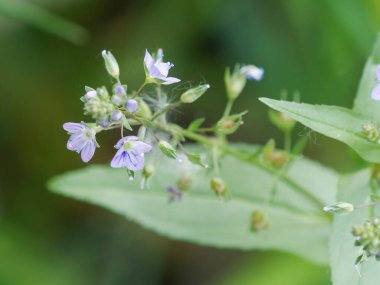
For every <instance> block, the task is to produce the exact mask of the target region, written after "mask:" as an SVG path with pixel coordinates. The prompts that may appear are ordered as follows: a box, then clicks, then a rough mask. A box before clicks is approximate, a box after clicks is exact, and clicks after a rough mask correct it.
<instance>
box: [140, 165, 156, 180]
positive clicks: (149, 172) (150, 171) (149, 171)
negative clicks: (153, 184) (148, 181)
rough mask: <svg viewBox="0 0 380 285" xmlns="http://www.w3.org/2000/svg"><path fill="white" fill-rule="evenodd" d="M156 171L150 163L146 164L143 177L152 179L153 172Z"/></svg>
mask: <svg viewBox="0 0 380 285" xmlns="http://www.w3.org/2000/svg"><path fill="white" fill-rule="evenodd" d="M155 170H156V168H155V167H154V165H153V164H151V163H149V164H146V165H145V167H144V169H143V171H142V175H143V176H144V177H146V178H148V177H150V176H151V175H152V174H153V172H154V171H155Z"/></svg>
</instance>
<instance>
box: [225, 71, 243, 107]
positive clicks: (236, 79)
mask: <svg viewBox="0 0 380 285" xmlns="http://www.w3.org/2000/svg"><path fill="white" fill-rule="evenodd" d="M246 82H247V79H246V77H245V75H244V74H243V73H241V72H240V68H239V67H238V66H236V67H235V69H234V71H233V73H232V74H231V71H230V69H229V68H227V69H226V72H225V73H224V83H225V85H226V90H227V97H228V99H230V100H235V99H236V98H237V97H239V95H240V93H241V92H242V91H243V88H244V86H245V83H246Z"/></svg>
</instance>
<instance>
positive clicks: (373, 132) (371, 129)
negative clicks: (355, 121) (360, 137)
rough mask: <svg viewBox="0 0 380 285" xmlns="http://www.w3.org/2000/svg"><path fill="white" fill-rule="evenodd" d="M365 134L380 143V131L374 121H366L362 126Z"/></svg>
mask: <svg viewBox="0 0 380 285" xmlns="http://www.w3.org/2000/svg"><path fill="white" fill-rule="evenodd" d="M362 129H363V131H362V132H363V134H364V135H366V136H367V138H368V140H370V141H372V142H376V143H380V131H379V129H378V127H377V126H376V125H375V124H373V123H365V124H364V125H363V126H362Z"/></svg>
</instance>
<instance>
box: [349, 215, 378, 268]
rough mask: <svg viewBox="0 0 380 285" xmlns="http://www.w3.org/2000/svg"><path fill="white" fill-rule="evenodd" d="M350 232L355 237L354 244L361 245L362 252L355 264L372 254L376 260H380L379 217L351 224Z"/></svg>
mask: <svg viewBox="0 0 380 285" xmlns="http://www.w3.org/2000/svg"><path fill="white" fill-rule="evenodd" d="M352 234H353V236H354V237H355V246H358V247H361V248H362V252H363V253H362V254H361V255H360V256H359V257H358V259H357V262H356V264H359V263H361V262H362V261H364V260H365V259H366V258H369V257H372V256H374V257H375V258H376V260H380V219H379V218H374V219H373V220H371V221H367V222H365V223H363V224H359V225H355V226H353V228H352Z"/></svg>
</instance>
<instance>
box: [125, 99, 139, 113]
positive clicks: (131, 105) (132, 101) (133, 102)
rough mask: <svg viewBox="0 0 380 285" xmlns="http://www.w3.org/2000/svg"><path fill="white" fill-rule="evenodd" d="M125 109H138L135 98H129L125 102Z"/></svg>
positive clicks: (133, 110)
mask: <svg viewBox="0 0 380 285" xmlns="http://www.w3.org/2000/svg"><path fill="white" fill-rule="evenodd" d="M125 109H127V110H128V112H131V113H133V112H136V111H137V109H138V103H137V101H136V100H135V99H129V100H128V101H127V103H126V104H125Z"/></svg>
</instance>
